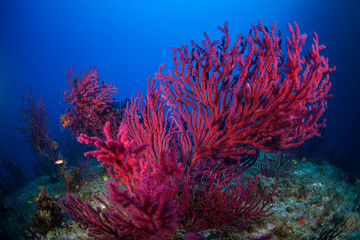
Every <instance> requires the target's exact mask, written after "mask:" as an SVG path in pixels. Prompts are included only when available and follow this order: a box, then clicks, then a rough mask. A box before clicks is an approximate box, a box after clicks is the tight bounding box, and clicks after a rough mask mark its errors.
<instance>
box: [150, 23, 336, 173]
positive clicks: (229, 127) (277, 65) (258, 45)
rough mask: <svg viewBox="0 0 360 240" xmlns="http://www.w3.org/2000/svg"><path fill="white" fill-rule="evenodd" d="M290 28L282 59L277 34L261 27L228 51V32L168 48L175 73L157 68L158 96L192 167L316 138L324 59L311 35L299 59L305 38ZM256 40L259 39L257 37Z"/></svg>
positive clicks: (325, 79)
mask: <svg viewBox="0 0 360 240" xmlns="http://www.w3.org/2000/svg"><path fill="white" fill-rule="evenodd" d="M294 25H295V30H294V29H293V28H292V27H291V26H290V25H289V28H290V33H291V37H290V38H289V39H288V40H287V52H286V55H285V56H284V55H281V47H280V45H281V40H280V33H279V34H275V24H274V25H273V26H272V28H271V31H270V32H269V31H268V30H267V28H265V27H264V26H263V25H262V23H261V22H259V25H258V26H253V29H252V31H250V34H249V36H247V37H246V38H244V37H243V36H242V35H239V36H238V37H237V40H236V42H235V44H234V46H232V47H231V46H230V38H229V33H228V26H227V24H225V27H224V28H219V29H220V30H221V31H222V32H223V33H224V34H225V36H224V37H223V38H222V41H213V42H212V41H210V38H209V37H208V36H207V35H206V34H205V38H206V40H204V41H203V42H202V46H199V45H197V44H195V43H194V42H191V44H192V49H191V50H189V48H188V46H186V45H183V46H182V48H173V49H172V50H173V51H174V63H175V67H174V70H173V72H171V71H169V73H168V75H165V74H163V73H162V69H163V68H164V66H161V67H160V69H159V72H158V73H157V74H156V78H157V79H159V80H161V88H162V91H163V93H164V95H163V97H164V98H165V99H166V100H167V104H168V105H169V106H171V107H172V108H173V111H174V113H173V116H172V117H173V120H174V121H175V123H176V126H177V127H178V128H179V130H180V132H181V134H180V136H179V140H178V141H179V143H180V145H181V149H182V154H183V155H184V161H185V162H186V163H187V164H188V165H189V166H192V165H194V164H195V162H196V161H197V160H199V159H201V158H204V157H215V158H226V157H233V158H234V157H235V158H240V157H241V156H242V155H243V154H254V153H255V151H254V150H258V149H263V150H265V151H272V150H276V149H286V148H289V147H294V146H298V145H300V144H302V143H303V142H304V141H305V140H306V139H309V138H311V137H313V136H315V135H318V130H319V128H320V127H324V126H325V122H321V123H318V121H319V118H320V116H321V114H322V113H323V112H324V110H325V103H326V100H327V99H328V98H330V97H331V95H329V94H328V92H329V89H330V86H331V84H330V82H329V76H328V74H329V73H330V72H331V71H333V70H334V69H335V68H329V66H328V60H327V59H325V58H324V57H323V56H321V55H320V53H319V50H320V49H322V48H324V46H322V45H321V46H319V43H318V38H317V35H315V38H314V39H313V41H314V43H313V46H312V49H311V51H310V52H309V53H307V54H302V55H301V53H302V46H303V45H304V43H305V38H306V35H300V33H299V29H298V27H297V25H296V24H294ZM261 35H262V36H261Z"/></svg>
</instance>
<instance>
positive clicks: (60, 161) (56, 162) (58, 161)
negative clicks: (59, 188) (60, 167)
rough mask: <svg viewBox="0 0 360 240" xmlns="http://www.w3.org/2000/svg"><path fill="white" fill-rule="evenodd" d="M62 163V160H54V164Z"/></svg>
mask: <svg viewBox="0 0 360 240" xmlns="http://www.w3.org/2000/svg"><path fill="white" fill-rule="evenodd" d="M63 162H64V160H63V159H59V160H56V161H55V164H62V163H63Z"/></svg>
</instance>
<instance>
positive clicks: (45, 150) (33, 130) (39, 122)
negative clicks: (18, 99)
mask: <svg viewBox="0 0 360 240" xmlns="http://www.w3.org/2000/svg"><path fill="white" fill-rule="evenodd" d="M22 112H23V114H24V115H23V116H24V118H23V119H22V122H23V124H24V126H23V127H22V128H21V130H22V133H23V134H24V135H25V137H26V139H27V141H28V142H29V144H30V146H31V149H32V150H33V152H34V154H35V156H36V157H37V158H39V159H41V160H43V159H46V160H49V161H53V162H55V161H56V148H57V147H56V145H55V144H56V142H54V141H53V140H52V139H51V138H50V136H49V130H48V124H49V114H48V110H47V108H46V106H45V104H44V103H42V102H41V100H39V101H38V102H35V97H34V96H33V95H32V94H31V92H30V95H29V97H28V98H26V99H25V100H24V99H22Z"/></svg>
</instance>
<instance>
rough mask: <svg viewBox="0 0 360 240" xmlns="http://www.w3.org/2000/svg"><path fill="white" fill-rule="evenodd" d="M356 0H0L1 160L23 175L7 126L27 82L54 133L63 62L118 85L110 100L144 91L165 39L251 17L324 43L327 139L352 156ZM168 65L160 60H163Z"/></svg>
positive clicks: (358, 55)
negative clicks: (294, 26) (292, 25)
mask: <svg viewBox="0 0 360 240" xmlns="http://www.w3.org/2000/svg"><path fill="white" fill-rule="evenodd" d="M359 2H360V1H328V0H327V1H325V0H321V1H316V0H312V1H310V0H291V1H289V0H287V1H265V0H264V1H239V0H236V1H226V0H225V1H210V0H206V1H195V0H186V1H170V0H168V1H140V0H137V1H129V2H125V1H90V0H86V1H85V0H84V1H74V0H72V1H49V0H43V1H39V0H32V1H11V0H8V1H5V0H3V1H1V3H0V4H1V5H0V11H1V12H0V110H1V111H0V136H1V138H0V159H2V158H3V157H4V156H7V158H9V159H10V160H13V161H15V162H16V163H18V164H20V165H21V166H22V167H23V168H24V169H26V170H27V171H26V175H27V176H28V177H30V176H32V173H31V169H32V161H33V159H34V158H33V155H32V153H31V151H30V150H29V147H28V145H27V144H26V143H25V142H24V138H23V136H22V135H21V134H20V133H19V131H18V130H16V127H19V126H20V125H19V122H18V121H19V118H20V117H21V112H20V109H21V97H22V96H28V94H29V90H30V89H32V91H33V93H35V94H36V96H37V97H42V100H43V101H44V102H45V103H46V104H47V106H48V108H49V110H50V114H51V118H52V125H51V127H50V130H51V132H52V134H54V135H55V136H56V135H58V132H59V116H60V114H61V113H62V112H63V110H64V108H65V106H64V105H60V104H59V102H60V101H61V90H65V89H66V84H65V79H66V74H65V70H66V69H67V68H68V67H69V66H70V65H73V66H74V68H75V70H76V71H78V70H80V69H82V68H84V69H87V68H88V67H89V66H96V68H98V69H99V73H100V76H101V79H102V80H104V81H107V82H113V83H114V84H115V86H117V87H118V88H119V89H118V94H117V96H116V97H117V99H118V100H122V99H124V98H125V97H131V96H132V95H135V94H137V90H138V89H141V91H142V92H143V93H144V92H145V91H146V86H147V85H146V84H147V83H146V79H147V78H148V76H149V75H151V74H154V73H155V72H156V71H157V70H158V67H159V66H160V65H161V64H162V63H166V64H167V66H168V67H170V66H171V64H172V52H171V51H170V49H169V48H170V47H172V46H175V47H178V46H180V44H182V43H186V44H189V42H190V40H195V41H196V42H199V41H201V40H202V37H203V32H207V33H208V34H209V36H210V37H211V38H212V39H215V38H218V37H219V36H221V35H220V32H219V31H218V30H217V26H219V25H221V26H223V24H224V22H225V21H228V22H229V28H230V33H231V36H232V37H233V39H234V36H235V35H236V34H239V33H240V32H243V33H245V34H247V33H248V31H249V29H250V27H251V24H256V23H257V22H258V20H262V21H263V23H264V24H265V25H268V26H270V25H271V24H272V23H273V22H274V21H276V22H277V26H278V29H280V30H281V31H282V36H283V37H287V36H289V32H288V30H287V23H288V22H293V21H296V22H297V23H298V25H299V27H300V30H301V32H302V33H307V35H308V39H307V40H308V41H307V44H308V45H307V46H309V44H310V41H311V38H312V37H313V32H314V31H316V32H317V33H318V35H319V39H320V42H321V43H323V44H325V45H326V46H327V49H326V50H324V51H323V52H322V53H323V54H324V55H325V56H326V57H328V58H329V59H330V65H331V66H334V65H335V66H336V67H337V70H336V72H334V73H332V74H331V81H332V83H333V86H332V89H331V93H332V94H333V95H334V98H333V99H331V100H329V101H328V109H327V112H326V117H327V119H328V133H329V138H330V141H331V144H332V145H336V146H337V147H339V148H340V149H341V150H342V151H343V152H344V153H345V155H346V156H349V159H350V156H353V157H352V161H355V162H356V161H357V162H360V158H359V134H360V129H359V128H360V127H359V116H360V102H359V97H358V95H359V94H358V91H359V90H360V74H359V71H360V50H359V45H360V44H359V43H360V40H359V37H360V18H359V12H360V3H359ZM166 69H168V68H166Z"/></svg>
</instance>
